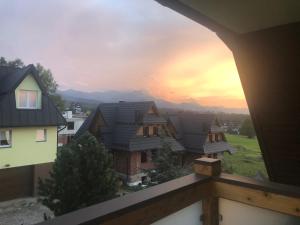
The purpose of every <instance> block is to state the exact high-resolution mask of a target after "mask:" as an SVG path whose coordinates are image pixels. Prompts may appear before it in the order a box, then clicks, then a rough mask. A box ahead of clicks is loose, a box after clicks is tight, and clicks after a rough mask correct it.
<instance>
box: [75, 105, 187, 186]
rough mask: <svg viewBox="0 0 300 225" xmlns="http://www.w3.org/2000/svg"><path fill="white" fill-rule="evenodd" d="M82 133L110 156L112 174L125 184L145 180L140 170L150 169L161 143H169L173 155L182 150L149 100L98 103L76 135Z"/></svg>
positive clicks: (152, 166)
mask: <svg viewBox="0 0 300 225" xmlns="http://www.w3.org/2000/svg"><path fill="white" fill-rule="evenodd" d="M86 131H89V132H90V133H92V134H93V135H94V136H95V137H96V138H97V139H98V141H99V142H102V143H104V144H105V146H106V147H107V148H108V149H109V150H110V151H111V152H112V153H113V158H114V165H115V169H116V171H117V172H118V173H119V175H120V176H121V177H122V178H123V179H124V180H125V181H126V182H127V183H129V184H138V183H141V182H142V181H143V180H144V179H146V178H147V177H146V175H145V174H144V173H143V170H144V169H152V168H154V164H153V161H152V159H153V157H155V155H156V154H157V151H158V150H159V149H161V148H162V145H163V142H166V143H168V144H170V146H171V148H172V150H173V151H175V152H182V151H183V150H184V148H183V146H182V145H181V144H180V143H178V142H177V141H176V140H175V139H174V138H173V137H172V135H171V133H170V131H169V130H168V127H167V121H166V120H165V119H164V118H163V117H162V116H160V114H159V112H158V110H157V107H156V105H155V103H154V102H152V101H148V102H119V103H106V104H105V103H104V104H100V105H99V106H98V107H97V109H96V110H95V111H94V112H93V113H92V114H91V115H90V116H89V117H88V118H87V120H86V121H85V122H84V124H83V125H82V126H81V128H80V129H79V130H78V132H77V134H76V136H80V135H82V134H83V133H84V132H86ZM162 137H164V138H162Z"/></svg>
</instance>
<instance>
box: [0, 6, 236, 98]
mask: <svg viewBox="0 0 300 225" xmlns="http://www.w3.org/2000/svg"><path fill="white" fill-rule="evenodd" d="M0 26H1V30H2V32H1V35H0V52H1V55H3V56H5V57H8V58H11V59H13V58H21V59H23V60H24V61H25V63H36V62H40V63H41V64H42V65H44V66H46V67H48V68H50V69H51V70H52V72H53V73H54V76H55V79H56V80H57V81H58V83H59V84H62V86H63V87H72V88H74V89H79V90H88V91H97V90H98V91H101V90H112V89H126V90H128V89H135V90H139V89H145V90H148V91H151V90H152V89H153V86H155V85H156V84H157V85H161V83H162V81H164V82H165V83H163V84H162V86H161V88H158V89H159V91H158V92H159V93H161V96H166V93H168V92H169V93H170V92H172V93H173V95H174V96H175V97H176V99H177V100H180V99H182V98H184V97H185V96H182V95H183V93H181V92H180V91H181V90H179V89H176V88H173V89H172V88H171V87H170V86H169V85H166V79H167V78H168V76H169V78H171V79H173V80H174V79H175V80H176V79H177V78H178V81H177V82H182V79H181V80H180V79H179V78H180V77H183V78H185V77H186V73H188V74H189V76H191V77H193V76H194V77H195V78H193V79H198V83H200V82H204V83H205V82H206V81H205V79H204V77H205V76H204V77H201V76H202V75H203V74H202V72H205V71H206V72H207V67H208V64H210V65H212V66H215V65H216V64H213V63H212V62H213V61H217V60H219V59H224V58H229V59H231V60H232V56H231V53H230V52H229V51H228V49H227V48H226V47H225V45H224V44H222V43H221V41H220V40H219V39H218V38H217V37H216V35H215V34H214V33H212V32H210V31H208V30H207V29H206V28H204V27H202V26H200V25H199V24H196V23H195V22H193V21H191V20H189V19H187V18H185V17H183V16H181V15H179V14H177V13H176V12H173V11H172V10H170V9H168V8H165V7H163V6H161V5H159V4H158V3H156V2H155V1H154V0H143V1H140V0H126V1H124V0H87V1H76V2H74V1H71V0H51V1H50V0H47V1H37V0H26V1H23V0H4V1H1V3H0ZM208 46H209V47H208ZM216 46H217V47H216ZM216 48H217V50H216ZM199 53H201V54H203V56H205V57H202V58H203V60H207V63H206V62H204V61H203V63H202V65H201V68H199V66H198V67H197V66H195V65H191V66H190V67H189V66H186V71H184V73H183V75H180V74H176V75H174V76H173V77H172V76H171V75H170V74H164V73H163V71H164V70H166V69H165V68H167V67H169V68H171V67H172V65H173V64H175V63H180V62H179V61H178V58H180V57H181V58H183V56H184V55H187V56H188V57H190V56H191V55H193V54H196V55H199ZM208 58H210V59H209V60H208ZM172 62H173V64H172ZM173 67H174V65H173ZM175 67H176V66H175ZM170 76H171V77H170ZM79 81H80V82H79ZM186 82H187V83H188V82H189V81H188V80H187V81H186ZM83 83H84V84H85V85H83ZM187 85H188V84H187ZM204 86H205V85H204V84H203V85H202V87H204ZM164 88H165V89H164ZM185 90H187V89H185ZM217 90H218V89H217ZM193 92H195V91H193ZM189 94H192V91H191V92H186V93H185V95H189ZM213 94H216V91H215V92H214V93H213ZM190 97H201V95H200V96H199V95H196V96H190ZM174 99H175V98H174Z"/></svg>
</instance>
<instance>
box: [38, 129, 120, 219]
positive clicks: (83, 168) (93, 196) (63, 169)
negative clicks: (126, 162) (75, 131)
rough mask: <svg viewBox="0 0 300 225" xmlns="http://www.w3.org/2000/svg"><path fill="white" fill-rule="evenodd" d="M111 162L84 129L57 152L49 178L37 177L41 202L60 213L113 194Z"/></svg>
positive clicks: (113, 183)
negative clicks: (79, 135)
mask: <svg viewBox="0 0 300 225" xmlns="http://www.w3.org/2000/svg"><path fill="white" fill-rule="evenodd" d="M112 163H113V162H112V157H111V155H110V154H109V153H108V152H107V151H106V149H105V148H104V147H103V145H100V144H99V143H98V142H97V140H96V138H95V137H94V136H92V135H91V134H89V133H85V134H84V135H82V136H81V137H80V138H79V139H78V140H76V141H74V142H72V143H71V144H70V145H67V146H65V147H63V148H62V149H61V150H60V151H59V152H58V154H57V159H56V160H55V162H54V166H53V171H52V172H51V174H50V178H49V179H46V180H44V181H42V180H39V194H40V196H41V201H42V203H43V204H44V205H46V206H47V207H49V208H50V209H51V210H52V211H53V212H54V213H55V215H62V214H65V213H68V212H71V211H73V210H76V209H80V208H83V207H87V206H89V205H92V204H95V203H98V202H102V201H106V200H108V199H111V198H113V197H114V196H115V195H116V191H117V176H116V174H115V172H114V170H113V167H112V166H113V165H112Z"/></svg>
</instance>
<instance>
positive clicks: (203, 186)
mask: <svg viewBox="0 0 300 225" xmlns="http://www.w3.org/2000/svg"><path fill="white" fill-rule="evenodd" d="M211 180H212V179H211V178H209V177H204V176H200V175H195V174H191V175H188V176H185V177H182V178H179V179H176V180H173V181H169V182H166V183H164V184H161V185H157V186H154V187H151V188H148V189H146V190H142V191H139V192H135V193H132V194H128V195H126V196H123V197H119V198H116V199H113V200H110V201H107V202H104V203H100V204H97V205H94V206H90V207H87V208H84V209H80V210H77V211H74V212H71V213H68V214H65V215H63V216H60V217H57V218H55V219H53V220H50V221H46V222H43V223H40V225H54V224H55V225H58V224H64V225H75V224H76V225H79V224H88V225H93V224H100V223H101V224H107V225H108V224H122V225H127V224H128V225H129V224H130V225H135V224H136V225H138V224H151V223H153V222H155V221H157V220H159V219H161V218H163V217H166V216H168V215H170V214H171V213H174V212H176V211H178V210H180V209H182V208H185V207H187V206H189V205H191V204H193V203H195V202H197V201H200V200H201V199H202V198H204V197H205V196H209V195H211V190H212V183H211V182H210V181H211Z"/></svg>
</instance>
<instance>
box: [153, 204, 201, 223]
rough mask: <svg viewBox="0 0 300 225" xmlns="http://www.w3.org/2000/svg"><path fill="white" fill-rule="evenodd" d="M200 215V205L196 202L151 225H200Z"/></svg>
mask: <svg viewBox="0 0 300 225" xmlns="http://www.w3.org/2000/svg"><path fill="white" fill-rule="evenodd" d="M201 214H202V203H201V202H197V203H195V204H193V205H190V206H188V207H186V208H184V209H182V210H180V211H178V212H176V213H174V214H171V215H169V216H167V217H165V218H163V219H161V220H159V221H157V222H155V223H153V224H152V225H202V222H201V221H200V216H201Z"/></svg>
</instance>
